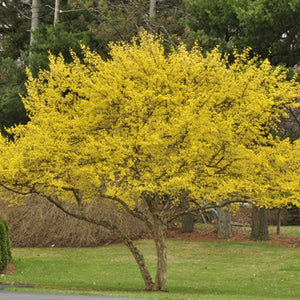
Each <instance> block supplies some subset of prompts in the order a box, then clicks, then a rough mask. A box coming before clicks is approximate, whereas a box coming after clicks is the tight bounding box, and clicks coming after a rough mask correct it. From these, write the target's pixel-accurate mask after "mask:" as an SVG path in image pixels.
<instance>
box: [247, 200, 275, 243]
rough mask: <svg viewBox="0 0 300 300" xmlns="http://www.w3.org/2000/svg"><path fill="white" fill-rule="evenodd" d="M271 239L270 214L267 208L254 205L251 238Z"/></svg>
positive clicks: (256, 239) (257, 239)
mask: <svg viewBox="0 0 300 300" xmlns="http://www.w3.org/2000/svg"><path fill="white" fill-rule="evenodd" d="M269 239H270V236H269V231H268V214H267V210H266V209H265V208H260V207H257V206H255V205H253V206H252V226H251V240H255V241H267V240H269Z"/></svg>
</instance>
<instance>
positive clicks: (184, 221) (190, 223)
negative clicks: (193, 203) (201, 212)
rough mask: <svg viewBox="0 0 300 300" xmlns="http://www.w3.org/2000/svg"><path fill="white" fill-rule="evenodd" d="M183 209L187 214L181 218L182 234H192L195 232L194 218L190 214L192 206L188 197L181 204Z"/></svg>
mask: <svg viewBox="0 0 300 300" xmlns="http://www.w3.org/2000/svg"><path fill="white" fill-rule="evenodd" d="M181 206H182V209H183V210H184V211H186V213H185V214H184V215H183V216H182V217H181V230H180V231H181V232H182V233H190V232H193V231H194V216H193V215H192V214H191V213H189V212H188V211H189V208H190V204H189V201H188V197H187V196H186V197H184V199H183V200H182V203H181Z"/></svg>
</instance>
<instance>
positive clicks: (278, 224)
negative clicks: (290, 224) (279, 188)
mask: <svg viewBox="0 0 300 300" xmlns="http://www.w3.org/2000/svg"><path fill="white" fill-rule="evenodd" d="M280 226H281V209H280V208H278V212H277V228H276V234H277V235H280Z"/></svg>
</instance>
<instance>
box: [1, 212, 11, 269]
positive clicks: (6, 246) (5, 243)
mask: <svg viewBox="0 0 300 300" xmlns="http://www.w3.org/2000/svg"><path fill="white" fill-rule="evenodd" d="M10 262H11V250H10V240H9V229H8V226H7V223H6V221H5V220H4V219H2V218H1V217H0V272H1V271H3V270H4V269H5V268H6V266H7V265H8V264H9V263H10Z"/></svg>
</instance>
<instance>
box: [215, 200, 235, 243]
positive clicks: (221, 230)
mask: <svg viewBox="0 0 300 300" xmlns="http://www.w3.org/2000/svg"><path fill="white" fill-rule="evenodd" d="M218 215H219V219H218V238H219V239H228V238H230V237H231V236H232V230H231V211H230V205H227V206H225V207H224V208H219V209H218Z"/></svg>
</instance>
